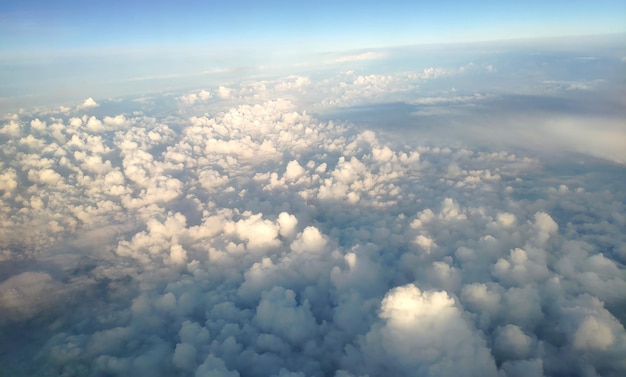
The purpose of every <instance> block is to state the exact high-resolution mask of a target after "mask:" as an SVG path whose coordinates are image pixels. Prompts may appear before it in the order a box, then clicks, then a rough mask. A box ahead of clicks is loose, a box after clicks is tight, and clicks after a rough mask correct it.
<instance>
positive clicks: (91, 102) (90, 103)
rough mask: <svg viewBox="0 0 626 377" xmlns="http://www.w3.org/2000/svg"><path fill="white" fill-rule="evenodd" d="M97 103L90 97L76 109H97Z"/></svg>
mask: <svg viewBox="0 0 626 377" xmlns="http://www.w3.org/2000/svg"><path fill="white" fill-rule="evenodd" d="M98 106H100V105H98V103H97V102H96V101H95V100H94V99H93V98H91V97H89V98H87V99H86V100H85V101H84V102H83V103H82V104H80V105H78V106H77V108H78V109H90V108H94V107H98Z"/></svg>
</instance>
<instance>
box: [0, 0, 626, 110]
mask: <svg viewBox="0 0 626 377" xmlns="http://www.w3.org/2000/svg"><path fill="white" fill-rule="evenodd" d="M624 17H626V5H624V3H623V1H599V2H594V3H590V2H588V1H550V2H543V1H527V2H510V1H475V2H456V1H440V2H423V1H387V2H378V1H359V2H356V1H321V2H315V3H308V2H292V1H263V2H256V1H183V2H176V3H175V2H169V1H151V2H144V1H117V0H116V1H105V2H84V1H55V2H47V1H16V2H3V3H2V4H0V20H1V21H2V22H0V67H1V69H0V82H1V84H0V106H2V107H3V108H4V107H8V108H11V107H20V106H25V105H27V104H31V105H32V104H46V103H51V101H63V100H66V101H67V100H72V101H76V100H79V99H80V98H83V97H86V96H90V95H99V96H108V97H113V96H120V95H126V94H131V93H132V94H140V93H145V92H149V91H153V90H166V89H171V88H172V87H173V86H172V85H171V83H170V84H167V83H157V82H155V81H152V82H148V80H146V78H155V77H156V78H160V77H172V76H178V77H180V76H189V75H190V74H195V75H198V74H201V73H202V72H207V71H220V70H224V69H230V68H233V67H237V68H239V69H240V70H244V71H246V72H245V74H252V73H258V72H256V71H258V70H259V69H262V70H263V71H262V72H260V74H264V75H266V76H267V75H268V73H267V70H268V69H269V68H271V67H274V68H276V67H279V68H280V67H284V66H285V65H297V64H309V63H312V62H313V63H319V62H321V61H322V59H321V58H320V54H327V53H337V52H342V51H350V50H359V49H368V48H389V47H395V46H410V45H416V44H441V43H457V44H458V43H469V42H479V41H492V40H510V39H529V38H530V39H533V38H554V37H563V36H579V35H597V34H620V33H622V34H623V33H626V26H624V22H623V19H624ZM281 69H282V68H281ZM253 71H254V72H253ZM128 80H130V81H132V82H133V84H132V86H131V85H130V84H128V83H127V82H122V81H128ZM188 81H191V82H193V80H192V79H190V78H189V77H188ZM85 83H89V86H91V88H90V89H91V93H86V92H85V91H84V90H83V89H84V88H85V86H86V85H85ZM180 83H182V81H180V82H179V84H178V86H177V88H181V85H180Z"/></svg>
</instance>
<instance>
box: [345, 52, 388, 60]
mask: <svg viewBox="0 0 626 377" xmlns="http://www.w3.org/2000/svg"><path fill="white" fill-rule="evenodd" d="M386 56H387V54H386V53H384V52H374V51H367V52H362V53H360V54H353V55H344V56H340V57H338V58H337V59H335V63H347V62H359V61H364V60H375V59H382V58H384V57H386Z"/></svg>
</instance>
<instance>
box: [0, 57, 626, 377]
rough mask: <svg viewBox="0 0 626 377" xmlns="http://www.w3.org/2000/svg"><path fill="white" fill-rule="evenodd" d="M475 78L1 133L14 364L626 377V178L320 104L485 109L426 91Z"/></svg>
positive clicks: (290, 88) (363, 82) (322, 84)
mask: <svg viewBox="0 0 626 377" xmlns="http://www.w3.org/2000/svg"><path fill="white" fill-rule="evenodd" d="M456 66H457V67H459V66H461V67H469V65H468V64H464V65H456ZM427 67H428V66H427ZM476 67H478V68H476ZM480 67H486V68H485V69H482V68H480ZM479 68H480V69H479ZM477 70H482V71H489V70H490V68H489V66H488V65H483V63H482V62H481V63H477V64H476V65H475V67H473V68H471V69H470V68H465V69H463V70H461V69H459V68H455V69H447V70H446V69H437V68H433V69H430V68H424V67H420V68H416V69H415V70H413V71H411V72H401V73H390V72H383V73H381V72H368V71H362V72H339V73H336V74H334V75H329V76H328V77H325V78H321V79H320V78H316V77H315V76H313V75H311V76H304V75H291V76H287V77H283V78H278V79H267V80H262V81H246V82H242V83H240V84H234V83H233V84H229V86H228V87H224V86H222V87H217V88H210V90H196V91H192V92H190V93H187V94H184V95H182V96H181V95H180V94H177V95H176V96H174V95H164V96H163V97H162V98H160V99H159V100H160V101H163V103H168V104H169V105H171V107H170V108H172V109H176V110H178V112H173V113H166V114H163V113H161V112H155V113H150V111H149V109H150V107H149V106H150V104H148V103H144V102H133V105H134V106H140V107H141V109H142V111H126V110H124V106H121V108H120V109H117V108H112V109H111V110H110V111H109V110H107V111H105V112H104V113H103V112H102V111H100V110H103V108H104V107H105V106H102V107H101V108H99V109H98V112H97V113H95V112H94V111H93V110H94V109H93V108H90V107H81V109H80V111H78V110H76V109H75V110H70V111H68V112H66V113H61V114H59V113H58V112H57V113H46V112H41V111H40V112H33V113H29V114H17V115H15V116H9V117H5V118H4V120H3V123H2V125H0V131H1V132H0V141H1V142H2V143H0V150H1V152H2V153H1V154H0V157H1V160H0V167H1V170H0V213H1V214H2V215H1V216H0V313H2V314H1V315H0V364H2V366H3V371H6V372H5V373H7V374H8V375H12V376H13V375H15V376H22V375H33V374H38V375H65V376H69V375H120V376H133V375H153V376H160V375H162V376H172V375H175V376H209V375H210V376H213V375H215V376H222V375H223V376H336V377H348V376H376V375H385V376H406V375H415V376H457V375H459V374H461V375H471V376H474V375H475V376H498V377H513V376H528V375H532V376H555V375H574V376H594V375H601V376H622V375H624V374H625V373H626V364H625V362H624V358H623V355H624V354H625V352H626V330H625V329H624V322H623V320H624V308H623V302H624V300H626V279H625V278H624V263H626V252H625V250H626V248H625V247H624V245H625V244H626V239H625V238H624V234H623V229H624V226H626V219H625V218H624V216H623V213H624V212H625V211H626V209H625V208H624V207H625V204H624V203H625V197H624V194H623V193H624V192H626V190H624V187H623V186H624V185H623V182H622V181H621V180H618V179H616V177H619V176H621V175H623V173H624V170H623V166H621V165H619V164H614V163H613V162H610V161H606V160H596V159H593V158H591V157H589V156H588V155H573V156H572V155H570V154H567V153H565V152H564V151H562V150H555V151H554V154H553V155H551V156H549V158H546V157H545V155H542V154H537V153H534V152H533V150H532V149H523V150H520V149H514V148H509V145H508V144H503V145H499V144H497V145H491V146H490V147H488V148H486V147H484V146H477V145H474V144H470V143H467V144H462V143H458V142H453V143H443V142H442V143H440V144H435V143H432V141H429V142H423V140H422V139H420V138H412V137H410V135H409V134H408V133H407V134H404V133H403V134H402V135H401V136H402V137H401V139H402V140H400V141H397V140H398V138H397V137H396V138H394V137H393V136H394V134H395V135H396V136H397V134H398V132H401V131H398V129H397V128H395V129H394V128H389V129H386V130H383V129H380V128H379V129H378V130H372V129H369V128H368V127H365V126H364V125H363V124H360V123H359V121H358V119H356V120H353V121H352V122H350V123H349V122H344V121H337V120H334V119H332V115H333V113H332V112H328V113H324V112H322V111H321V110H323V109H329V107H332V106H339V107H342V106H346V105H348V106H349V105H351V104H352V105H354V104H358V105H359V106H362V105H363V104H368V103H370V102H369V101H377V100H379V99H382V98H383V97H385V98H384V100H385V101H389V100H390V99H398V100H399V99H403V98H404V99H406V102H405V104H407V106H442V108H445V107H446V106H450V107H451V108H455V106H459V107H464V106H468V107H472V106H475V105H476V103H477V102H481V103H482V102H486V101H483V99H484V98H482V97H481V98H477V97H479V96H475V95H473V94H471V93H474V92H471V93H470V94H458V93H457V94H454V93H453V92H452V91H440V90H438V89H437V90H431V91H428V90H425V93H424V95H423V97H420V98H422V99H421V100H419V99H418V100H416V98H417V97H415V96H414V94H415V93H416V91H417V90H421V89H420V88H421V87H422V86H427V85H430V84H434V82H435V81H438V80H439V81H445V80H452V79H455V80H456V79H459V80H460V81H462V80H461V79H460V77H461V76H463V75H471V74H479V73H476V72H475V71H477ZM461 71H463V72H461ZM504 71H506V69H504ZM502 72H503V69H501V68H500V65H498V74H502ZM483 73H484V74H487V73H489V72H483ZM483 73H480V74H483ZM492 73H493V72H492ZM336 84H337V85H336ZM455 85H456V84H455ZM446 90H448V89H446ZM213 96H215V98H213ZM409 97H410V98H409ZM287 98H289V99H287ZM478 99H480V101H478ZM92 101H93V100H92ZM168 101H169V102H168ZM94 103H95V101H94ZM333 104H334V105H333ZM124 105H127V104H124ZM169 105H168V106H169ZM129 106H130V105H129ZM207 109H210V110H211V111H207ZM311 109H314V110H315V111H311ZM144 110H145V111H144ZM176 110H175V111H176ZM414 110H415V109H414V108H411V110H410V111H414ZM449 111H451V112H452V113H454V111H453V109H450V110H449ZM370 114H372V113H370ZM451 116H452V115H451ZM368 124H369V123H368ZM494 132H496V131H494ZM424 133H427V131H426V130H424ZM609 144H610V143H609ZM598 145H600V144H598ZM25 335H27V336H28V339H29V341H28V342H21V341H15V339H22V338H23V337H24V336H25Z"/></svg>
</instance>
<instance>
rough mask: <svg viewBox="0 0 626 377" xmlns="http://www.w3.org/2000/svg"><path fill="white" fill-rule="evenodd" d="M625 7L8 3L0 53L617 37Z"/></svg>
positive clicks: (624, 27) (623, 27)
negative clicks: (182, 46)
mask: <svg viewBox="0 0 626 377" xmlns="http://www.w3.org/2000/svg"><path fill="white" fill-rule="evenodd" d="M625 18H626V5H625V3H624V1H596V2H590V1H547V2H546V1H525V2H521V1H520V2H512V1H471V2H460V1H439V2H430V1H428V2H426V1H385V2H382V1H359V2H356V1H316V2H311V3H309V2H293V1H258V2H257V1H177V2H170V1H151V2H147V1H118V0H114V1H104V2H83V1H73V0H70V1H68V0H64V1H54V2H49V1H15V2H3V3H2V5H0V20H1V22H0V35H1V36H2V37H0V45H2V46H4V47H2V50H4V52H5V53H6V52H17V51H20V52H33V51H38V50H39V51H41V50H45V51H58V50H81V49H103V48H104V49H120V48H122V49H123V48H139V47H142V48H152V47H154V46H160V47H164V46H170V45H178V46H180V45H185V46H205V47H210V48H218V49H219V48H233V47H236V48H249V47H266V48H280V47H286V48H290V49H294V48H295V49H301V50H313V51H324V50H341V49H350V48H369V47H383V46H384V47H389V46H393V45H404V44H414V43H438V42H471V41H479V40H494V39H509V38H529V37H551V36H563V35H578V34H607V33H622V32H626V23H624V19H625Z"/></svg>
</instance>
